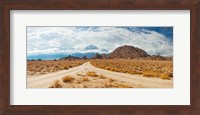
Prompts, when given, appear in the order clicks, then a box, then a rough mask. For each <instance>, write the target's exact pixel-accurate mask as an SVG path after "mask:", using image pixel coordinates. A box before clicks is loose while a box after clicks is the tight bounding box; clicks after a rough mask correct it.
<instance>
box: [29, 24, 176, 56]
mask: <svg viewBox="0 0 200 115" xmlns="http://www.w3.org/2000/svg"><path fill="white" fill-rule="evenodd" d="M88 45H95V46H97V47H98V48H100V49H107V50H109V51H113V50H114V49H115V48H117V47H119V46H122V45H131V46H134V47H138V48H141V49H143V50H145V51H146V52H147V53H149V54H157V53H160V54H161V55H164V56H172V54H173V28H172V27H27V54H28V55H38V54H56V53H75V52H83V49H84V48H85V47H87V46H88Z"/></svg>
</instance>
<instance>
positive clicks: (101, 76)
mask: <svg viewBox="0 0 200 115" xmlns="http://www.w3.org/2000/svg"><path fill="white" fill-rule="evenodd" d="M98 77H99V78H101V79H105V78H106V77H105V76H104V75H102V74H101V75H99V76H98Z"/></svg>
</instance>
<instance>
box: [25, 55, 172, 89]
mask: <svg viewBox="0 0 200 115" xmlns="http://www.w3.org/2000/svg"><path fill="white" fill-rule="evenodd" d="M172 87H173V64H172V61H171V60H148V59H77V60H41V61H27V88H172Z"/></svg>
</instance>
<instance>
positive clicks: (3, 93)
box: [0, 0, 200, 115]
mask: <svg viewBox="0 0 200 115" xmlns="http://www.w3.org/2000/svg"><path fill="white" fill-rule="evenodd" d="M10 10H190V16H191V20H190V25H191V26H190V32H191V34H190V35H191V36H190V41H191V44H190V52H191V54H190V105H172V106H171V105H166V106H165V105H95V106H93V105H87V106H81V105H72V106H71V105H59V106H56V105H37V106H36V105H28V106H26V105H21V106H19V105H10V67H11V65H10V29H11V28H10ZM199 20H200V1H199V0H190V1H188V0H153V1H148V0H132V1H131V0H127V1H126V0H113V1H112V0H102V1H101V0H58V1H55V0H3V1H1V2H0V25H1V26H0V101H1V102H0V114H1V115H8V114H20V115H27V114H28V115H30V114H37V115H38V114H41V115H46V114H62V115H63V114H67V115H70V114H112V115H116V114H118V115H119V114H130V115H132V114H134V115H144V114H154V115H171V114H172V115H199V114H200V98H199V97H200V21H199Z"/></svg>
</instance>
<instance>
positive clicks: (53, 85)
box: [49, 80, 62, 88]
mask: <svg viewBox="0 0 200 115" xmlns="http://www.w3.org/2000/svg"><path fill="white" fill-rule="evenodd" d="M49 88H62V85H61V84H60V82H59V80H56V81H54V83H53V84H52V86H50V87H49Z"/></svg>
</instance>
